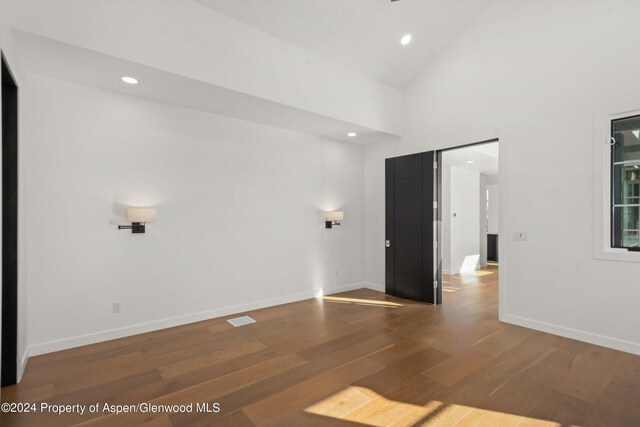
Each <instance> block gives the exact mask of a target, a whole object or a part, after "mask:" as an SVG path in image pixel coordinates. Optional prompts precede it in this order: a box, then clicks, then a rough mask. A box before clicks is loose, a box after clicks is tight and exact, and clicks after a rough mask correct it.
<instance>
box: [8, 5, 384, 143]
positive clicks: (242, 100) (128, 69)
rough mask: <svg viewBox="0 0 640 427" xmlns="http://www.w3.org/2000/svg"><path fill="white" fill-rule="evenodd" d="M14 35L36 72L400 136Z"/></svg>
mask: <svg viewBox="0 0 640 427" xmlns="http://www.w3.org/2000/svg"><path fill="white" fill-rule="evenodd" d="M0 1H1V0H0ZM14 34H15V36H16V40H17V41H18V43H19V46H20V50H21V54H22V60H23V66H24V67H25V69H26V70H28V71H30V72H33V73H35V74H41V75H45V76H49V77H54V78H57V79H62V80H68V81H72V82H76V83H80V84H84V85H88V86H93V87H98V88H101V89H107V90H112V91H116V92H121V93H125V94H128V95H133V96H139V97H142V98H146V99H151V100H155V101H160V102H165V103H169V104H174V105H180V106H183V107H187V108H193V109H197V110H202V111H208V112H211V113H214V114H219V115H224V116H228V117H234V118H237V119H241V120H248V121H252V122H255V123H261V124H265V125H269V126H276V127H280V128H283V129H289V130H294V131H298V132H304V133H308V134H315V135H318V136H321V137H325V138H330V139H335V140H341V141H346V142H352V143H358V144H368V143H372V142H378V141H384V140H386V139H389V138H393V137H394V135H391V134H388V133H385V132H381V131H376V130H373V129H369V128H366V127H363V126H358V125H355V124H353V123H346V122H343V121H341V120H337V119H334V118H331V117H326V116H322V115H319V114H315V113H311V112H308V111H304V110H301V109H298V108H294V107H290V106H287V105H285V104H279V103H276V102H272V101H268V100H266V99H262V98H259V97H256V96H252V95H248V94H244V93H239V92H237V91H233V90H230V89H226V88H223V87H220V86H216V85H213V84H209V83H205V82H203V81H199V80H195V79H191V78H188V77H185V76H181V75H178V74H174V73H170V72H167V71H163V70H160V69H157V68H153V67H148V66H144V65H141V64H138V63H135V62H131V61H127V60H124V59H122V58H117V57H114V56H110V55H105V54H102V53H98V52H95V51H92V50H88V49H84V48H81V47H78V46H74V45H70V44H66V43H61V42H58V41H55V40H51V39H47V38H44V37H40V36H37V35H34V34H31V33H26V32H23V31H19V30H15V31H14ZM122 75H130V76H135V77H136V78H138V79H139V80H140V83H139V84H137V85H135V86H132V85H127V84H124V83H122V81H120V77H121V76H122ZM354 131H355V132H357V133H358V137H357V138H349V137H348V136H347V132H354Z"/></svg>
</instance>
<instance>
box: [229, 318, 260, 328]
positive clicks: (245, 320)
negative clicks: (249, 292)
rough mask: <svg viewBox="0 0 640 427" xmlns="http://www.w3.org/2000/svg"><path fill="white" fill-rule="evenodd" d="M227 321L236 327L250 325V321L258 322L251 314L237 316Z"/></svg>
mask: <svg viewBox="0 0 640 427" xmlns="http://www.w3.org/2000/svg"><path fill="white" fill-rule="evenodd" d="M227 322H229V323H231V324H232V325H233V326H235V327H236V328H237V327H238V326H243V325H248V324H250V323H256V321H255V320H254V319H252V318H251V317H249V316H242V317H235V318H233V319H229V320H227Z"/></svg>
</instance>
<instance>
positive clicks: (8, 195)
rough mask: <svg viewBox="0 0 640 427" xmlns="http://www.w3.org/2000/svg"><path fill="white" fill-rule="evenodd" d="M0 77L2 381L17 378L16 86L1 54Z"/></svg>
mask: <svg viewBox="0 0 640 427" xmlns="http://www.w3.org/2000/svg"><path fill="white" fill-rule="evenodd" d="M0 56H1V63H2V65H1V67H2V71H1V76H2V77H1V78H2V366H1V367H0V370H1V384H2V386H3V387H4V386H8V385H12V384H15V383H16V381H17V362H18V345H17V344H18V87H17V85H16V83H15V80H14V79H13V76H12V74H11V71H10V69H9V66H8V64H7V62H6V59H5V57H4V55H0Z"/></svg>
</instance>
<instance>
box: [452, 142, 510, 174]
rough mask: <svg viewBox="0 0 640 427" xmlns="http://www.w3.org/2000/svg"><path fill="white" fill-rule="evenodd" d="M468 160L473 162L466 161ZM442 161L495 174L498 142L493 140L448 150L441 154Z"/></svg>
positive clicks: (482, 172)
mask: <svg viewBox="0 0 640 427" xmlns="http://www.w3.org/2000/svg"><path fill="white" fill-rule="evenodd" d="M470 160H471V161H473V163H467V162H468V161H470ZM442 161H443V162H444V164H445V165H447V166H456V167H459V168H463V169H468V170H474V171H477V172H479V173H481V174H483V175H487V176H497V175H498V171H499V169H498V143H497V142H493V143H490V144H482V145H472V146H470V147H464V148H459V149H456V150H448V151H445V152H444V153H443V154H442Z"/></svg>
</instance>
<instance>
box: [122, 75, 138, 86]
mask: <svg viewBox="0 0 640 427" xmlns="http://www.w3.org/2000/svg"><path fill="white" fill-rule="evenodd" d="M122 81H123V82H125V83H127V84H130V85H137V84H138V79H136V78H133V77H129V76H122Z"/></svg>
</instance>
